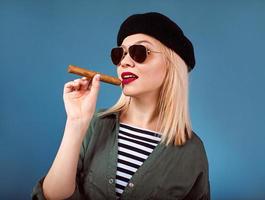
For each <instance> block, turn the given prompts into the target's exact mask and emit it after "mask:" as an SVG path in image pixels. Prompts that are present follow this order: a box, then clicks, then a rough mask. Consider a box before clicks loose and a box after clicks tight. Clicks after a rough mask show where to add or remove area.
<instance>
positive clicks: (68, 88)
mask: <svg viewBox="0 0 265 200" xmlns="http://www.w3.org/2000/svg"><path fill="white" fill-rule="evenodd" d="M90 82H91V79H88V78H86V77H83V78H81V79H76V80H74V81H70V82H68V83H66V84H65V86H64V93H69V92H73V91H79V90H83V91H85V90H88V89H89V85H90Z"/></svg>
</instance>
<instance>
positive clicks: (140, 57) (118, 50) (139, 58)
mask: <svg viewBox="0 0 265 200" xmlns="http://www.w3.org/2000/svg"><path fill="white" fill-rule="evenodd" d="M151 52H154V53H161V52H158V51H152V50H150V49H148V48H146V47H145V46H144V45H141V44H134V45H132V46H130V47H129V48H128V51H126V50H125V49H124V47H122V46H120V47H115V48H113V49H112V50H111V60H112V62H113V64H114V65H119V64H120V62H121V61H122V59H123V58H124V57H125V56H126V55H127V53H129V55H130V57H131V58H132V59H133V60H134V61H135V62H137V63H143V62H144V61H145V60H146V58H147V55H149V54H150V53H151Z"/></svg>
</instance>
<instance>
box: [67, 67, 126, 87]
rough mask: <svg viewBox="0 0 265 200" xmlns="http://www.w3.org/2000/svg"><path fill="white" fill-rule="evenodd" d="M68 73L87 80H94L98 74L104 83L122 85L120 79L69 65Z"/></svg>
mask: <svg viewBox="0 0 265 200" xmlns="http://www.w3.org/2000/svg"><path fill="white" fill-rule="evenodd" d="M68 72H69V73H73V74H77V75H80V76H85V77H87V78H90V79H91V78H93V77H94V76H95V75H96V74H100V81H103V82H105V83H110V84H113V85H120V84H121V80H120V79H118V78H115V77H113V76H108V75H105V74H101V73H99V72H95V71H91V70H87V69H84V68H81V67H77V66H74V65H69V66H68Z"/></svg>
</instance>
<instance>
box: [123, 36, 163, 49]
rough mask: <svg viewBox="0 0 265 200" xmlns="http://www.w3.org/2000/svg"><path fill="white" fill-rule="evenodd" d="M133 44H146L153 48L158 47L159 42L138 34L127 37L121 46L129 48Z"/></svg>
mask: <svg viewBox="0 0 265 200" xmlns="http://www.w3.org/2000/svg"><path fill="white" fill-rule="evenodd" d="M135 43H141V44H147V45H150V46H154V47H155V46H158V45H159V42H158V41H157V40H156V39H155V38H153V37H151V36H148V35H145V34H142V33H138V34H133V35H129V36H127V37H126V38H125V39H124V40H123V42H122V46H130V45H133V44H135Z"/></svg>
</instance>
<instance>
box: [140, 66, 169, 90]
mask: <svg viewBox="0 0 265 200" xmlns="http://www.w3.org/2000/svg"><path fill="white" fill-rule="evenodd" d="M164 77H165V71H163V70H154V71H152V72H149V73H146V76H145V77H144V78H145V80H146V82H148V83H149V84H150V85H152V86H153V87H159V86H161V85H162V83H163V80H164Z"/></svg>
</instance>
